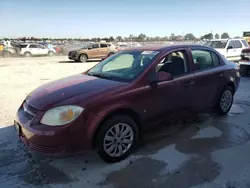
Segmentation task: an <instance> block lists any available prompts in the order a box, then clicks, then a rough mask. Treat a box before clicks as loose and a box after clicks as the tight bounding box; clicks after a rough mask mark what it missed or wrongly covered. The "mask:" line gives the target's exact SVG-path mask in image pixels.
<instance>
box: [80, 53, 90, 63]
mask: <svg viewBox="0 0 250 188" xmlns="http://www.w3.org/2000/svg"><path fill="white" fill-rule="evenodd" d="M87 60H88V56H87V55H86V54H81V55H80V56H79V61H80V62H82V63H85V62H87Z"/></svg>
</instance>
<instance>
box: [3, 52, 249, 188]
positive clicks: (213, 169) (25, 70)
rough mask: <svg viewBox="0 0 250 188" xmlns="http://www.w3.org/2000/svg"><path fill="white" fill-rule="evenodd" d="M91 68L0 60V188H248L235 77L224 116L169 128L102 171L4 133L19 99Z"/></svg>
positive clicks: (245, 127)
mask: <svg viewBox="0 0 250 188" xmlns="http://www.w3.org/2000/svg"><path fill="white" fill-rule="evenodd" d="M93 65H95V62H88V63H75V62H69V61H68V60H67V57H38V58H12V59H4V58H1V59H0V76H1V80H0V86H1V91H0V106H1V107H2V108H1V111H0V187H1V188H2V187H4V188H23V187H25V188H61V187H62V188H98V187H99V188H100V187H103V188H113V187H115V188H129V187H132V188H134V187H138V188H139V187H142V188H167V187H171V188H191V187H192V188H249V187H250V179H249V178H250V173H249V172H250V161H249V158H250V119H249V114H250V95H249V93H250V88H249V83H250V79H249V78H242V80H241V84H240V88H239V90H238V92H237V94H236V96H235V101H234V104H233V107H232V109H231V111H230V113H229V114H228V115H227V116H225V117H214V116H211V115H209V114H198V115H197V116H195V117H193V118H191V119H188V120H186V121H185V122H173V123H172V124H171V125H172V126H170V127H168V128H164V129H162V130H160V131H158V132H152V133H150V135H147V136H146V138H147V139H146V140H145V142H144V144H143V145H142V146H141V148H140V149H138V151H137V152H135V153H134V154H133V155H131V156H130V157H128V158H127V159H126V160H124V161H122V162H120V163H116V164H106V163H104V162H103V161H102V160H100V159H99V157H97V156H96V154H95V152H89V153H86V154H84V155H79V156H74V157H71V158H60V159H58V158H48V157H44V156H43V155H41V154H37V153H34V152H31V151H29V150H28V149H27V148H26V147H24V146H23V144H22V143H21V142H20V140H19V139H18V137H17V135H16V131H15V129H14V127H13V126H11V125H12V124H13V119H14V118H15V113H16V110H17V108H18V106H19V105H20V104H21V102H22V100H23V99H24V98H25V96H26V95H27V94H28V93H29V92H30V91H32V90H33V89H35V88H36V87H37V86H39V85H41V84H44V83H46V82H49V81H52V80H55V79H58V78H61V77H65V76H69V75H72V74H77V73H81V72H83V71H85V70H87V69H89V68H90V67H92V66H93ZM170 133H171V134H170Z"/></svg>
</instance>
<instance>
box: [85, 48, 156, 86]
mask: <svg viewBox="0 0 250 188" xmlns="http://www.w3.org/2000/svg"><path fill="white" fill-rule="evenodd" d="M158 53H159V51H143V50H136V51H135V50H133V51H123V52H119V53H116V54H114V55H113V56H110V57H109V58H107V59H105V60H103V61H102V62H100V63H99V64H97V65H96V66H95V67H93V68H92V69H90V70H89V71H88V72H87V74H88V75H90V76H96V77H100V78H105V79H112V80H117V81H131V80H133V79H135V78H137V77H138V76H139V74H140V73H142V72H143V71H144V70H145V68H146V67H148V65H149V64H151V63H152V60H153V58H155V57H156V55H157V54H158Z"/></svg>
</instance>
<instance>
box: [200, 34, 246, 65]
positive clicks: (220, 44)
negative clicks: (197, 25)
mask: <svg viewBox="0 0 250 188" xmlns="http://www.w3.org/2000/svg"><path fill="white" fill-rule="evenodd" d="M205 46H209V47H212V48H214V49H215V50H217V51H218V52H219V53H221V54H222V55H223V56H225V58H226V59H227V60H229V61H236V62H238V61H239V60H240V59H241V52H242V50H243V49H246V48H249V45H248V43H247V41H246V40H245V39H239V38H237V39H236V38H235V39H213V40H210V41H208V42H207V43H205Z"/></svg>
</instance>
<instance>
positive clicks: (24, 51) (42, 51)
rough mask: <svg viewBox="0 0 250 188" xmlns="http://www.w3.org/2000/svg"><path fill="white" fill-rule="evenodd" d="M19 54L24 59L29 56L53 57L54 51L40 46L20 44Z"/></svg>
mask: <svg viewBox="0 0 250 188" xmlns="http://www.w3.org/2000/svg"><path fill="white" fill-rule="evenodd" d="M19 48H20V49H19V54H20V55H22V56H25V57H30V56H40V55H49V56H53V55H54V54H55V53H56V51H55V49H49V48H47V47H46V46H44V45H41V44H35V43H34V44H33V43H31V44H20V46H19Z"/></svg>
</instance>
